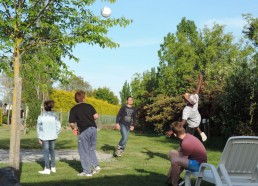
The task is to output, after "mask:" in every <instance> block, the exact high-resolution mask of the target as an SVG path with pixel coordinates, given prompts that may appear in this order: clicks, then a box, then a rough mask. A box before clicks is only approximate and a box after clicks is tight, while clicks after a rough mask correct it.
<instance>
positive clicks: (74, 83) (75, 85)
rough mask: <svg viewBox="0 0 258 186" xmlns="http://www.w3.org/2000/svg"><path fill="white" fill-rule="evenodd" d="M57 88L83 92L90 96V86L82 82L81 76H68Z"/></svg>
mask: <svg viewBox="0 0 258 186" xmlns="http://www.w3.org/2000/svg"><path fill="white" fill-rule="evenodd" d="M59 88H60V89H62V90H67V91H76V90H83V91H85V92H86V93H87V95H92V87H91V85H90V84H89V83H88V82H86V81H84V79H83V77H81V76H76V75H71V76H69V77H68V78H67V80H66V81H65V82H61V84H60V85H59Z"/></svg>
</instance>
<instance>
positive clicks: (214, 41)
mask: <svg viewBox="0 0 258 186" xmlns="http://www.w3.org/2000/svg"><path fill="white" fill-rule="evenodd" d="M224 30H225V26H221V25H218V24H216V23H215V24H214V25H213V26H212V27H211V28H208V27H204V29H202V30H199V31H198V30H197V27H196V26H195V23H194V22H193V21H190V20H187V19H186V18H182V20H181V22H180V23H179V24H178V26H177V32H176V33H175V34H174V33H168V34H167V36H166V37H165V38H164V42H163V43H162V44H161V45H160V50H159V51H158V56H159V59H160V62H159V66H158V67H157V72H152V73H151V72H148V71H147V72H144V73H143V74H135V76H134V77H133V80H132V81H131V83H130V85H131V87H132V94H133V96H134V98H135V103H136V105H137V107H138V112H139V113H138V117H139V118H138V119H139V121H140V122H139V123H140V124H141V125H142V126H143V127H146V126H148V127H149V128H152V129H154V130H155V131H157V132H162V131H163V130H164V129H166V128H168V126H169V125H170V124H171V123H172V122H174V121H175V120H178V119H180V118H181V112H180V110H182V108H183V105H184V102H183V99H182V98H181V95H182V94H183V93H184V92H190V93H191V92H194V91H195V89H196V81H197V76H198V74H199V72H202V73H203V74H204V81H203V83H202V87H201V92H200V105H199V110H200V113H201V115H202V117H203V118H209V119H210V123H211V131H212V134H215V135H220V134H223V135H225V136H230V135H234V134H249V135H252V134H254V133H255V131H256V133H258V131H257V130H256V129H255V127H254V126H255V125H253V123H255V122H256V119H257V116H256V114H255V113H256V99H257V95H256V92H257V85H256V83H251V82H257V81H255V80H254V79H256V78H257V75H255V74H257V71H256V69H257V64H256V63H255V55H254V54H255V53H254V49H253V48H252V46H250V45H249V44H248V43H244V42H243V40H242V39H240V40H239V41H238V42H236V41H235V40H234V37H233V35H232V34H231V33H225V31H224ZM243 77H244V80H243V79H242V78H243ZM150 85H151V86H150ZM243 95H245V96H244V97H245V98H243V97H242V98H241V96H243ZM239 99H241V101H238V100H239ZM241 105H242V108H241ZM244 105H245V106H244ZM234 113H235V115H234ZM233 123H234V124H233ZM251 123H252V124H251ZM244 126H246V127H244ZM245 128H246V130H244V129H245Z"/></svg>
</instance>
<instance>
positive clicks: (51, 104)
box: [44, 99, 55, 111]
mask: <svg viewBox="0 0 258 186" xmlns="http://www.w3.org/2000/svg"><path fill="white" fill-rule="evenodd" d="M54 105H55V102H54V100H52V99H51V100H47V101H45V102H44V109H45V111H52V108H53V107H54Z"/></svg>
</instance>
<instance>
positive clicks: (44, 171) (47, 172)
mask: <svg viewBox="0 0 258 186" xmlns="http://www.w3.org/2000/svg"><path fill="white" fill-rule="evenodd" d="M39 174H50V169H47V168H45V169H44V170H43V171H39Z"/></svg>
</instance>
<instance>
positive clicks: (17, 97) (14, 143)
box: [9, 40, 21, 178]
mask: <svg viewBox="0 0 258 186" xmlns="http://www.w3.org/2000/svg"><path fill="white" fill-rule="evenodd" d="M19 45H20V42H19V40H18V41H17V43H16V45H15V47H14V89H13V103H12V123H11V134H10V151H9V165H10V167H12V168H14V169H15V170H16V176H17V178H19V171H20V125H21V118H20V111H21V78H20V75H19V71H20V69H19V68H20V51H19V48H18V47H19Z"/></svg>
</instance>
